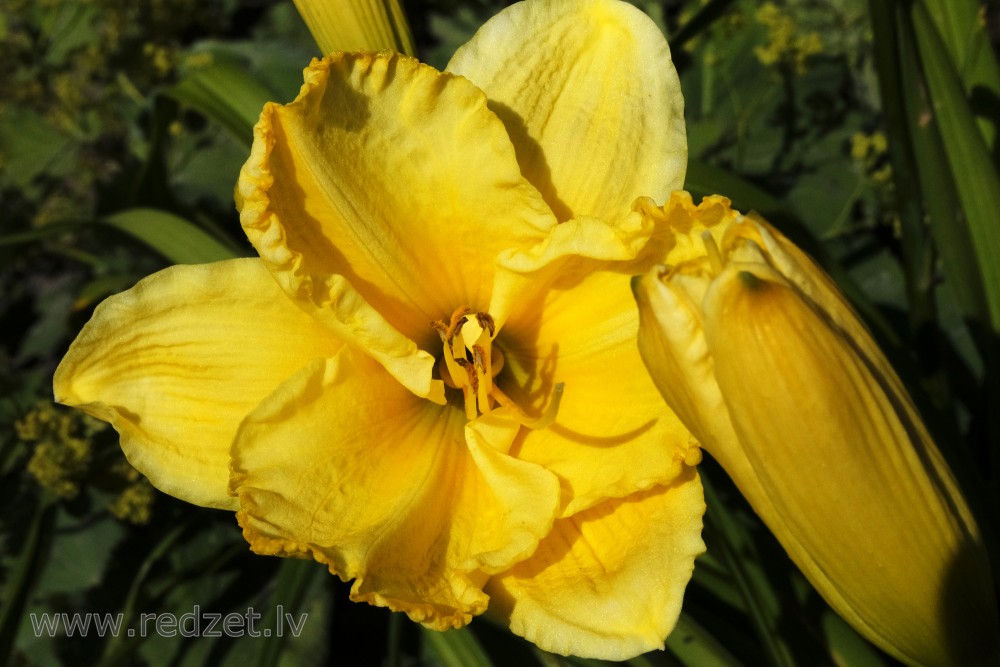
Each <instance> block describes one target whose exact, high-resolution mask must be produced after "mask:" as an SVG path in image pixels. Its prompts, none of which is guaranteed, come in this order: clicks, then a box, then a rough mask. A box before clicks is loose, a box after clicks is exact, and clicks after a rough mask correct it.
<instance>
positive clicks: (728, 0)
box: [667, 0, 733, 50]
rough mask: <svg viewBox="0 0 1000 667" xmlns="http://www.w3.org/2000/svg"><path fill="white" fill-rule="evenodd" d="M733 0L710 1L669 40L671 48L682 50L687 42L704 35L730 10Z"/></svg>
mask: <svg viewBox="0 0 1000 667" xmlns="http://www.w3.org/2000/svg"><path fill="white" fill-rule="evenodd" d="M731 4H733V0H709V1H708V2H706V3H704V5H703V6H702V7H701V8H700V9H699V10H698V11H697V13H696V14H695V15H694V16H692V17H691V18H690V20H688V21H687V23H685V24H684V25H682V26H681V27H680V28H678V29H677V30H676V31H674V32H673V33H672V34H671V35H670V37H669V38H668V40H667V41H668V42H670V48H671V49H674V50H677V49H680V48H681V47H682V46H683V45H684V44H685V43H686V42H688V41H689V40H690V39H693V38H694V37H697V36H698V35H700V34H702V33H703V32H705V30H707V29H708V28H709V26H711V25H712V24H713V23H715V21H717V20H718V19H719V18H721V17H722V15H723V14H725V13H726V10H727V9H729V5H731Z"/></svg>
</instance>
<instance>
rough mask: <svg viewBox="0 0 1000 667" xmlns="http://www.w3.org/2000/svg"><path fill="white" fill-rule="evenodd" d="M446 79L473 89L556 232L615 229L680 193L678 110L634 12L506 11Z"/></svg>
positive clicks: (660, 47)
mask: <svg viewBox="0 0 1000 667" xmlns="http://www.w3.org/2000/svg"><path fill="white" fill-rule="evenodd" d="M447 69H448V71H450V72H455V73H456V74H461V75H463V76H465V77H468V78H469V79H470V80H471V81H472V82H473V83H474V84H476V85H477V86H479V87H480V88H482V89H483V90H484V91H485V92H486V95H487V96H488V97H489V99H490V108H491V109H493V110H494V111H495V112H496V113H497V115H498V116H500V118H501V119H502V120H503V121H504V124H505V125H506V126H507V131H508V132H509V133H510V136H511V139H512V140H513V142H514V146H515V147H516V148H517V159H518V162H520V164H521V170H522V171H523V172H524V174H525V176H527V177H528V179H529V180H530V181H531V182H532V183H533V184H534V185H535V187H537V188H538V189H539V190H540V191H541V192H542V194H543V195H544V196H545V200H546V201H547V202H548V203H549V206H551V207H552V210H553V211H555V212H556V215H557V216H558V217H559V219H560V220H568V219H570V218H573V217H580V216H594V217H598V218H603V219H605V220H610V221H615V220H618V219H619V218H620V217H621V216H623V215H625V214H626V213H627V212H628V210H629V207H630V205H631V204H632V201H633V200H634V199H635V198H636V197H639V196H642V195H647V196H650V197H652V198H653V199H655V200H656V201H658V202H662V201H664V200H665V199H666V198H667V195H668V194H670V192H671V191H673V190H677V189H680V188H681V186H682V185H683V183H684V171H685V167H686V164H687V138H686V136H685V132H684V99H683V97H682V95H681V89H680V81H679V80H678V78H677V73H676V71H675V70H674V66H673V63H672V62H671V60H670V49H669V47H668V46H667V42H666V40H665V39H664V38H663V35H662V34H661V33H660V30H659V28H657V27H656V24H654V23H653V22H652V20H650V19H649V17H648V16H646V15H645V14H643V13H642V12H641V11H640V10H638V9H637V8H635V7H633V6H631V5H629V4H627V3H624V2H611V1H609V0H538V1H536V2H523V3H518V4H515V5H513V6H511V7H508V8H507V9H505V10H504V11H503V12H501V13H500V14H498V15H497V16H495V17H494V18H492V19H491V20H490V21H488V22H487V23H486V24H485V25H484V26H483V27H482V28H480V29H479V31H478V32H477V33H476V35H475V36H474V37H473V38H472V40H471V41H470V42H469V43H468V44H466V45H465V46H463V47H461V48H460V49H459V50H458V51H457V52H456V53H455V56H454V57H453V58H452V60H451V62H450V63H449V64H448V68H447Z"/></svg>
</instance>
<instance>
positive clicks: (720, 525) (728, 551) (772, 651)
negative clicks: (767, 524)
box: [702, 475, 795, 667]
mask: <svg viewBox="0 0 1000 667" xmlns="http://www.w3.org/2000/svg"><path fill="white" fill-rule="evenodd" d="M702 485H703V486H704V489H705V503H706V504H707V505H708V508H709V509H708V511H707V512H706V513H705V538H706V539H705V541H706V542H708V543H710V544H711V545H713V546H714V548H716V549H717V550H718V554H717V555H718V556H719V558H720V560H721V561H722V562H723V563H725V565H726V566H727V567H728V568H729V570H730V572H731V573H732V575H733V579H734V580H735V582H736V584H737V586H738V587H739V589H740V592H741V593H742V594H743V599H744V600H745V601H746V606H747V610H748V616H749V617H750V621H751V622H752V623H753V626H754V630H755V631H756V633H757V637H758V638H759V639H760V641H761V645H762V647H763V649H764V651H765V653H766V655H767V657H768V664H770V665H773V666H774V667H794V666H795V659H794V657H793V653H792V651H791V649H790V648H789V647H788V645H787V644H786V643H785V640H784V638H783V637H782V634H781V632H780V631H779V629H778V621H779V619H778V614H779V610H778V609H776V608H775V603H774V601H773V598H774V592H773V591H771V590H769V588H768V584H767V581H766V580H764V579H763V578H762V577H759V576H755V574H754V573H753V572H752V571H751V570H750V569H749V568H747V567H746V566H745V563H744V559H743V558H742V556H741V554H740V553H738V551H737V545H738V544H740V543H741V542H744V540H743V539H742V538H741V536H740V535H739V533H740V530H741V529H740V527H738V526H737V525H736V523H735V522H734V521H733V520H732V518H731V517H730V516H729V515H728V514H726V512H725V509H724V508H725V505H724V503H723V502H722V500H721V499H720V498H719V497H718V495H717V494H716V493H715V489H714V487H713V486H712V483H711V481H710V480H709V479H708V478H707V476H706V475H702Z"/></svg>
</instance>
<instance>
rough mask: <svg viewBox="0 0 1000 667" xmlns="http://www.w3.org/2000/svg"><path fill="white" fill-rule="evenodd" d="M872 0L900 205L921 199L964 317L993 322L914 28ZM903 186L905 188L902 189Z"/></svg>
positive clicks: (894, 8) (899, 10) (896, 11)
mask: <svg viewBox="0 0 1000 667" xmlns="http://www.w3.org/2000/svg"><path fill="white" fill-rule="evenodd" d="M869 4H870V6H871V13H872V25H873V30H874V32H875V34H876V35H877V36H878V37H877V38H876V39H875V44H876V53H877V55H878V60H879V65H878V67H879V80H880V84H881V85H882V87H883V90H882V99H883V107H884V108H885V113H886V126H887V130H888V132H889V133H890V157H891V158H892V167H893V174H894V181H895V183H896V185H897V188H899V194H900V195H903V196H902V197H900V203H902V200H903V198H904V197H905V199H906V200H907V201H921V200H922V202H923V205H924V207H925V209H926V212H927V216H928V220H929V222H930V228H931V233H932V235H933V238H934V242H935V244H936V247H937V250H938V253H939V255H940V258H941V262H942V265H943V268H944V272H945V275H946V277H947V279H948V281H949V282H950V283H951V286H952V289H953V290H954V292H955V295H956V298H957V300H958V304H959V307H960V309H961V312H962V315H963V317H964V318H965V319H966V320H967V321H977V322H981V323H983V324H986V323H988V322H989V309H988V306H987V304H986V297H985V295H984V293H983V285H982V281H981V279H980V275H979V264H978V262H977V260H976V254H975V250H974V248H973V246H972V240H971V239H970V237H969V233H968V228H967V227H966V225H965V224H964V220H963V218H962V209H961V205H960V202H959V200H958V194H957V192H956V190H955V179H954V177H953V176H952V174H951V172H950V171H949V169H948V160H947V156H946V155H945V147H944V143H943V142H942V140H941V135H940V133H939V130H938V125H937V122H936V120H935V118H934V115H933V114H932V113H931V112H930V102H929V100H928V99H927V90H926V86H925V84H924V81H923V75H922V72H921V67H920V60H919V56H918V54H917V52H916V44H915V43H914V36H913V32H912V27H911V26H910V25H909V22H908V21H907V20H906V17H905V16H903V15H902V8H901V7H900V6H899V5H894V6H890V5H889V4H887V3H884V2H874V1H873V2H870V3H869ZM897 38H898V42H897V41H896V40H897ZM890 40H891V41H892V42H893V46H894V47H896V48H895V53H884V52H883V51H882V49H884V45H885V43H886V42H889V41H890ZM883 58H885V59H888V58H892V59H893V60H894V61H895V63H896V67H885V66H883V64H882V61H883ZM900 103H902V104H900ZM897 146H898V147H899V148H897ZM904 147H905V148H904ZM909 164H912V165H914V166H915V168H916V169H915V171H916V176H917V179H918V184H917V186H916V188H914V187H913V184H912V177H911V178H910V179H908V180H906V181H905V182H903V180H902V178H901V177H902V175H903V174H910V172H911V170H910V169H909V168H908V167H907V165H909ZM901 184H902V185H905V186H906V187H905V188H902V187H901ZM904 190H905V192H904Z"/></svg>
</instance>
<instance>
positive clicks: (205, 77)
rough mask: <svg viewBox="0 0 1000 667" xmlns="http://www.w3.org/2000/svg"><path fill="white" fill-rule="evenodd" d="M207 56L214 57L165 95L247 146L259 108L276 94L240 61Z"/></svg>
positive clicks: (186, 76)
mask: <svg viewBox="0 0 1000 667" xmlns="http://www.w3.org/2000/svg"><path fill="white" fill-rule="evenodd" d="M207 55H209V56H211V57H213V58H214V59H215V60H214V61H213V62H212V63H211V64H209V65H205V66H203V67H197V68H192V69H191V70H190V71H189V72H188V73H187V74H186V75H185V76H184V78H182V79H181V80H180V81H179V82H178V83H177V84H176V85H174V86H173V87H171V88H169V89H167V91H166V94H167V95H169V96H170V97H172V98H174V99H175V100H177V101H178V102H180V103H181V104H185V105H188V106H190V107H192V108H194V109H197V110H198V111H200V112H201V113H202V114H204V115H205V116H206V117H207V118H209V119H211V120H213V121H215V122H217V123H219V124H220V125H222V127H224V128H226V129H227V130H228V131H229V132H230V133H231V134H232V135H233V136H234V137H235V138H236V139H238V140H239V141H240V142H242V143H244V144H245V145H246V146H247V147H248V148H249V146H250V144H251V143H252V142H253V126H254V125H255V124H256V123H257V119H258V118H259V117H260V111H261V109H263V108H264V105H265V104H266V103H267V102H269V101H271V100H272V99H273V98H274V97H275V95H274V93H273V92H272V91H271V89H270V88H268V87H267V86H265V85H264V84H263V83H261V82H260V81H259V80H258V79H257V78H256V77H254V76H253V74H251V73H250V72H249V71H247V69H246V68H244V67H241V66H240V64H239V63H236V62H233V61H232V60H231V59H226V58H223V57H220V56H217V55H216V56H212V55H211V54H207Z"/></svg>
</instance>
